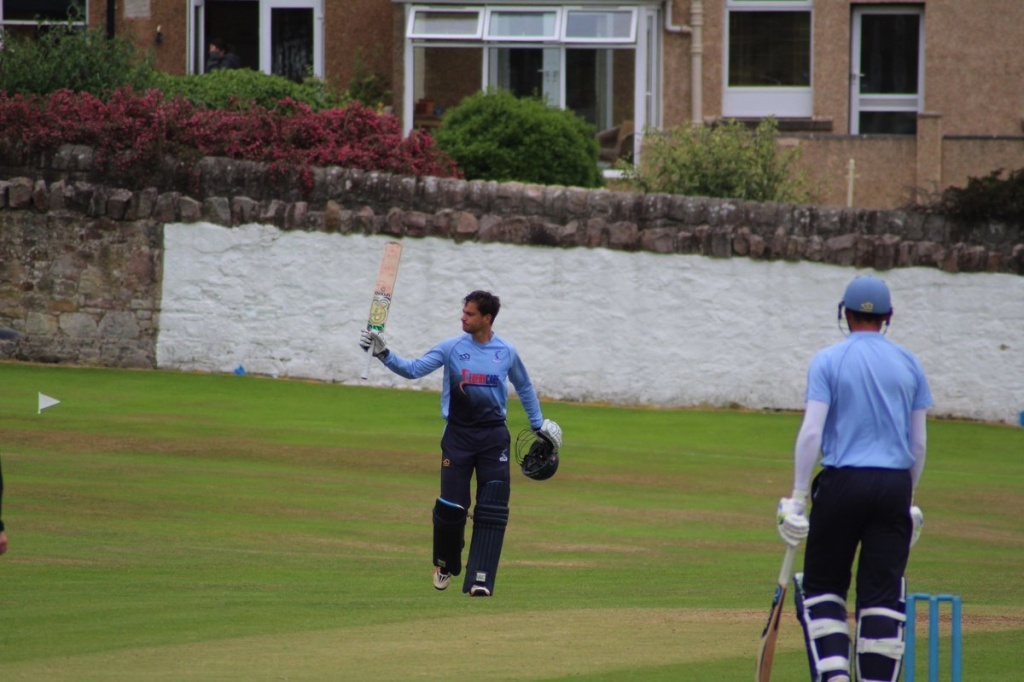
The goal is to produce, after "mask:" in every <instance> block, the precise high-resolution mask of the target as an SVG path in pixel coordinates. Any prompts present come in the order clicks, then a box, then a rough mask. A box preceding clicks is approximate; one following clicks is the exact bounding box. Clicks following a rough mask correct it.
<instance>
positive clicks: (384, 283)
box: [362, 242, 402, 379]
mask: <svg viewBox="0 0 1024 682" xmlns="http://www.w3.org/2000/svg"><path fill="white" fill-rule="evenodd" d="M401 259H402V245H401V244H400V243H399V242H388V243H387V244H385V245H384V255H383V257H381V259H380V270H378V271H377V283H376V284H375V285H374V286H373V300H371V301H370V316H369V317H368V318H367V320H366V328H367V329H373V330H376V331H378V332H382V331H384V325H385V324H386V323H387V321H388V311H389V310H390V309H391V297H392V296H393V295H394V293H395V280H396V279H398V262H399V261H400V260H401ZM372 361H373V347H372V346H371V347H370V348H367V349H366V367H365V368H363V374H362V378H363V379H367V378H369V376H370V363H371V362H372Z"/></svg>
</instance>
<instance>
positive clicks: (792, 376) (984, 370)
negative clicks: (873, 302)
mask: <svg viewBox="0 0 1024 682" xmlns="http://www.w3.org/2000/svg"><path fill="white" fill-rule="evenodd" d="M385 241H386V238H385V237H381V236H372V237H370V236H362V235H349V236H344V235H336V234H324V233H320V232H282V231H280V230H278V229H276V228H274V227H268V226H261V225H247V226H243V227H237V228H224V227H219V226H214V225H210V224H202V223H200V224H189V225H167V226H166V228H165V249H166V250H165V253H164V281H163V303H162V311H161V315H160V336H159V339H158V343H157V363H158V365H159V367H161V368H167V369H182V370H196V371H204V372H231V371H234V370H235V369H236V368H237V367H239V366H242V367H244V369H245V370H246V371H247V372H249V373H256V374H266V375H271V376H281V377H294V378H309V379H320V380H326V381H335V382H341V383H346V384H357V383H361V381H360V379H359V375H360V372H361V370H362V368H363V366H364V360H363V357H364V356H362V354H361V352H360V349H359V347H358V338H359V330H360V329H361V328H362V326H363V325H364V324H365V323H366V316H367V313H368V312H369V307H370V296H371V293H372V291H373V283H374V279H375V277H376V274H377V266H378V264H379V262H380V256H381V251H382V248H383V244H384V242H385ZM404 247H405V248H404V254H403V257H402V265H401V269H400V271H399V275H398V284H397V286H396V289H395V297H394V300H393V302H392V309H391V317H390V318H389V321H388V333H387V337H388V339H389V344H390V347H391V348H392V349H393V350H394V351H395V352H397V353H399V354H400V355H404V356H416V355H419V354H421V353H423V352H425V351H426V350H427V349H429V348H430V347H431V346H432V345H434V344H435V343H436V342H437V341H439V340H441V339H442V338H445V337H448V336H452V335H454V334H457V333H459V332H460V331H461V327H460V322H459V319H460V315H461V308H462V297H463V296H465V294H466V293H468V292H469V291H471V290H472V289H478V288H479V289H489V290H491V291H493V292H494V293H496V294H498V295H499V296H500V297H501V300H502V309H501V313H500V314H499V315H498V318H497V320H496V323H495V330H496V331H497V332H498V333H499V334H501V335H503V336H505V337H506V338H507V339H508V340H510V341H512V342H513V343H514V344H515V345H516V346H517V347H518V348H519V351H520V354H521V355H522V357H523V359H524V361H525V362H526V365H527V368H528V369H529V371H530V374H531V377H532V378H533V381H534V384H535V386H536V388H537V390H538V392H539V393H540V394H541V396H542V397H546V398H551V399H559V400H571V401H602V402H609V403H614V404H623V405H657V406H692V405H712V406H727V405H730V404H739V405H742V406H745V407H751V408H781V409H801V408H802V406H803V391H804V381H805V374H806V371H807V365H808V363H809V362H810V359H811V356H812V355H813V354H814V352H815V351H816V350H817V349H818V348H820V347H822V346H824V345H827V344H831V343H834V342H836V341H838V340H840V338H841V336H840V332H839V330H838V328H837V326H836V305H837V303H838V301H839V299H840V298H841V297H842V293H843V290H844V289H845V287H846V284H847V283H848V282H849V280H850V279H851V278H852V277H854V276H855V275H856V274H863V272H868V271H862V272H856V271H854V270H852V269H850V268H842V267H836V266H829V265H816V264H812V263H786V262H759V261H753V260H749V259H746V258H731V259H710V258H704V257H700V256H682V255H671V256H666V255H656V254H651V253H624V252H618V251H608V250H604V249H585V248H576V249H555V248H545V247H522V246H511V245H506V244H476V243H464V244H455V243H452V242H450V241H447V240H440V239H409V240H405V241H404ZM874 274H878V275H879V276H881V277H882V278H883V279H885V280H886V282H888V284H889V286H890V288H891V289H892V292H893V306H894V310H895V314H894V317H893V325H892V328H891V329H890V331H889V338H891V339H892V340H893V341H895V342H897V343H900V344H902V345H904V346H906V347H907V348H909V349H910V350H912V351H914V352H915V353H916V354H917V355H918V357H920V359H921V361H922V363H923V364H924V367H925V370H926V372H927V373H928V376H929V379H930V382H931V386H932V391H933V393H934V394H935V401H936V405H935V408H934V409H933V410H932V413H933V414H935V415H943V416H955V417H966V418H972V419H982V420H986V421H1003V422H1008V423H1017V421H1018V418H1019V416H1018V415H1019V414H1020V413H1021V411H1024V277H1019V276H1014V275H1006V274H949V273H944V272H941V271H938V270H935V269H930V268H912V269H896V270H890V271H886V272H882V273H874ZM440 379H441V373H440V371H438V372H436V373H435V374H434V375H431V376H430V377H426V378H424V379H421V380H419V381H415V382H410V381H407V380H404V379H401V378H400V377H398V376H396V375H393V374H392V373H391V372H389V371H388V370H386V369H384V368H383V367H381V366H380V365H379V363H376V362H374V366H373V367H372V368H371V374H370V380H369V382H368V383H370V384H373V385H377V386H396V387H402V388H424V389H431V390H438V389H439V388H440Z"/></svg>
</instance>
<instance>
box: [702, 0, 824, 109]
mask: <svg viewBox="0 0 1024 682" xmlns="http://www.w3.org/2000/svg"><path fill="white" fill-rule="evenodd" d="M812 4H813V3H812V2H811V0H726V6H725V11H726V32H725V38H726V39H725V69H724V76H725V83H724V86H725V87H724V90H723V96H722V114H723V115H724V116H728V117H737V118H742V117H761V116H776V117H779V118H784V117H793V118H805V117H810V116H811V115H812V114H813V91H812V88H811V83H812V68H813V64H812V58H811V57H812V49H811V48H812V43H811V37H812V20H813V16H812V11H811V10H812Z"/></svg>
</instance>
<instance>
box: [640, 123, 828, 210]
mask: <svg viewBox="0 0 1024 682" xmlns="http://www.w3.org/2000/svg"><path fill="white" fill-rule="evenodd" d="M798 160H799V150H798V149H790V150H785V149H781V148H780V147H779V144H778V124H777V123H776V121H775V120H774V119H772V118H766V119H764V120H762V121H761V123H760V125H758V127H757V129H756V130H751V129H749V128H748V127H747V126H745V125H744V124H743V123H740V122H739V121H726V122H724V123H721V124H718V125H715V126H710V127H706V126H705V127H692V126H689V125H687V126H679V127H677V128H672V129H669V130H666V131H664V132H657V131H652V132H650V133H649V134H648V135H647V136H646V138H645V139H644V145H643V156H642V160H641V162H640V163H639V164H638V165H635V166H634V165H624V166H623V170H624V178H625V179H626V180H627V181H629V182H630V183H631V184H632V185H633V186H634V187H636V188H637V189H640V190H642V191H644V192H662V193H666V194H684V195H688V196H704V197H719V198H732V199H747V200H750V201H778V202H784V203H802V202H806V201H808V200H809V199H810V196H809V192H808V191H807V189H806V186H807V182H806V179H805V177H804V176H803V175H802V174H801V173H800V172H798V170H797V169H796V167H795V166H796V162H797V161H798Z"/></svg>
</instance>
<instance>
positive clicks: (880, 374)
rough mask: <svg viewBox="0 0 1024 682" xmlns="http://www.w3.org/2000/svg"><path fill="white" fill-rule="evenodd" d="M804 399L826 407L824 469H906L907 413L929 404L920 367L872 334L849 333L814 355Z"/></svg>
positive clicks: (909, 355) (905, 353)
mask: <svg viewBox="0 0 1024 682" xmlns="http://www.w3.org/2000/svg"><path fill="white" fill-rule="evenodd" d="M806 398H807V400H808V401H810V400H816V401H818V402H822V403H825V404H826V405H828V406H829V410H828V417H827V418H826V419H825V427H824V431H823V433H822V439H821V451H822V458H821V463H822V465H823V466H827V467H879V468H883V469H909V468H910V467H911V466H912V465H913V464H914V458H913V456H912V455H911V453H910V435H909V434H910V414H911V413H912V412H915V411H917V410H923V409H926V408H928V407H931V405H932V402H933V401H932V393H931V389H929V387H928V380H927V379H926V378H925V374H924V369H923V368H922V367H921V363H920V362H919V361H918V359H917V358H916V357H914V355H913V354H912V353H910V351H908V350H906V349H904V348H903V347H901V346H899V345H897V344H895V343H893V342H891V341H889V340H888V339H886V338H885V336H883V335H882V334H879V333H876V332H853V333H851V334H850V335H849V336H848V337H847V338H846V339H845V340H844V341H841V342H840V343H837V344H835V345H833V346H829V347H828V348H825V349H823V350H821V351H819V352H818V353H817V355H815V356H814V360H812V361H811V366H810V369H809V370H808V372H807V396H806Z"/></svg>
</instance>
